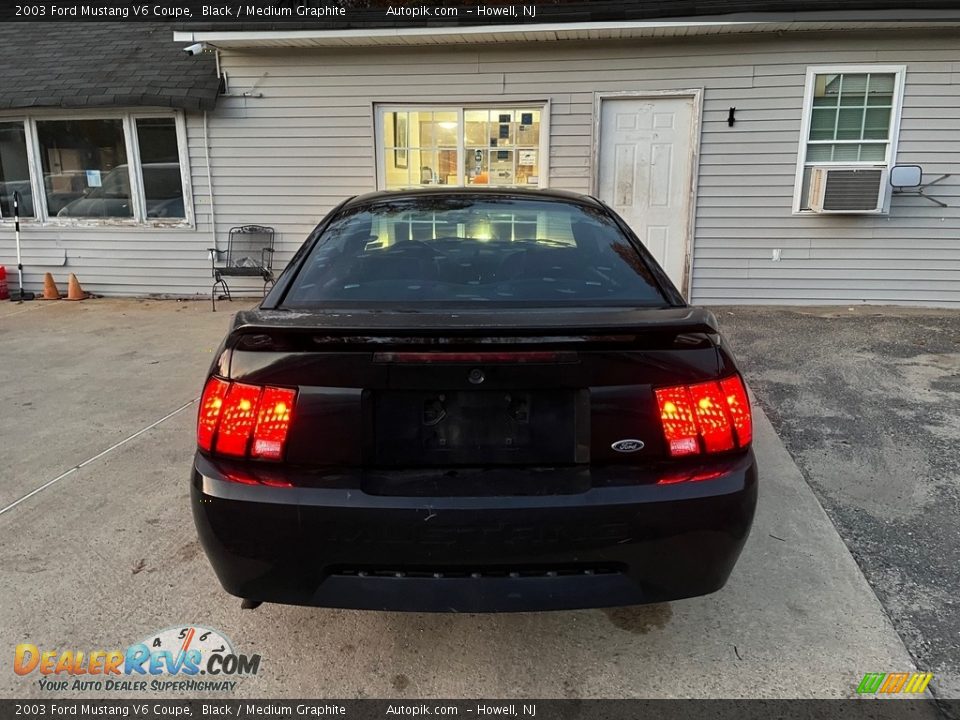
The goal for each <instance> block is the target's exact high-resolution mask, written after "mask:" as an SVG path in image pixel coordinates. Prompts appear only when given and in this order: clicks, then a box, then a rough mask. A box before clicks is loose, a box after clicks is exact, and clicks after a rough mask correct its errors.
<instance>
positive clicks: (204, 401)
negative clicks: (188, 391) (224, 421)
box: [197, 378, 230, 450]
mask: <svg viewBox="0 0 960 720" xmlns="http://www.w3.org/2000/svg"><path fill="white" fill-rule="evenodd" d="M229 387H230V383H228V382H225V381H223V380H221V379H220V378H210V380H209V381H208V382H207V386H206V387H205V388H204V389H203V397H201V398H200V415H199V416H198V417H197V445H199V446H200V447H201V448H202V449H203V450H209V449H210V448H212V447H213V434H214V433H215V432H216V431H217V423H218V422H219V421H220V411H221V410H222V409H223V399H224V398H225V397H226V396H227V388H229Z"/></svg>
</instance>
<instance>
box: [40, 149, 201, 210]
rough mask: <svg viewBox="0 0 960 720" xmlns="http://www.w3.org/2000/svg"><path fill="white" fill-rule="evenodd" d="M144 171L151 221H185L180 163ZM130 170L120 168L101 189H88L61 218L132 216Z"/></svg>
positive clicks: (148, 166) (149, 165) (145, 167)
mask: <svg viewBox="0 0 960 720" xmlns="http://www.w3.org/2000/svg"><path fill="white" fill-rule="evenodd" d="M142 169H143V189H144V197H145V199H146V207H147V217H148V218H174V219H176V218H183V217H185V214H184V204H183V185H182V182H181V178H180V165H179V164H178V163H175V162H172V163H147V164H144V165H143V166H142ZM132 208H133V205H132V201H131V195H130V170H129V167H128V166H127V165H118V166H117V167H115V168H114V169H113V170H111V171H110V172H109V173H108V174H107V175H106V176H105V177H104V178H103V180H102V182H101V184H100V187H93V188H90V189H89V190H87V192H86V193H85V194H84V195H83V196H82V197H79V198H77V199H76V200H73V201H72V202H70V203H68V204H67V205H65V206H64V207H63V208H62V209H61V210H60V211H59V212H57V215H58V216H59V217H103V218H107V217H121V218H125V217H131V216H132V215H133V209H132Z"/></svg>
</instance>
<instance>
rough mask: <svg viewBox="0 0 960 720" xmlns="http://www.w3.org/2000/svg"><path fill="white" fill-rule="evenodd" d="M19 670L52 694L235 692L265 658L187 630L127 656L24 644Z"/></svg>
mask: <svg viewBox="0 0 960 720" xmlns="http://www.w3.org/2000/svg"><path fill="white" fill-rule="evenodd" d="M13 670H14V672H15V673H16V674H17V675H21V676H23V677H28V678H35V679H36V682H37V685H38V686H39V688H40V689H41V690H43V691H49V692H57V691H72V690H85V691H103V692H147V691H161V692H177V691H180V692H211V691H223V692H232V691H233V690H235V689H236V687H237V685H238V684H239V682H240V679H242V678H244V677H249V676H251V675H256V674H257V673H258V672H259V671H260V656H259V655H243V654H239V653H237V652H236V651H234V649H233V643H231V642H230V640H229V639H228V638H227V637H226V636H225V635H224V634H223V633H221V632H219V631H217V630H213V629H212V628H206V627H202V626H199V625H181V626H176V627H170V628H166V629H165V630H161V631H160V632H157V633H152V634H151V635H148V636H147V637H146V638H144V639H143V640H141V641H140V642H136V643H134V644H133V645H130V646H129V647H128V648H127V649H126V650H75V649H65V650H47V649H43V648H40V647H38V646H37V645H33V644H31V643H21V644H20V645H17V647H16V649H15V650H14V660H13Z"/></svg>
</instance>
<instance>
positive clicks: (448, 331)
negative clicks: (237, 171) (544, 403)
mask: <svg viewBox="0 0 960 720" xmlns="http://www.w3.org/2000/svg"><path fill="white" fill-rule="evenodd" d="M277 333H280V334H283V335H289V334H297V335H299V334H301V333H302V334H310V335H314V336H322V337H329V338H330V339H331V340H334V338H336V340H334V341H343V340H346V339H348V338H349V339H351V340H357V341H359V340H366V341H368V342H370V341H374V338H376V339H382V338H411V337H440V336H444V337H450V336H459V337H477V336H485V337H490V336H491V335H497V336H503V337H517V336H520V337H531V336H543V335H549V336H554V337H557V338H560V337H571V336H598V335H638V334H642V335H646V334H656V335H673V336H676V335H684V334H702V333H707V334H717V333H719V329H718V327H717V319H716V317H714V315H713V313H711V312H709V311H708V310H704V309H702V308H692V307H679V308H576V309H568V308H534V309H512V308H510V309H503V308H501V309H498V310H475V309H473V308H470V309H467V310H446V311H443V310H434V309H429V310H423V311H420V310H410V311H405V310H366V309H365V310H355V309H346V310H333V309H325V310H314V311H301V310H279V309H277V310H260V309H254V310H247V311H242V312H238V313H237V314H236V317H235V318H234V323H233V329H232V332H231V334H232V335H234V336H237V335H258V334H263V335H275V334H277ZM315 340H320V337H316V338H315Z"/></svg>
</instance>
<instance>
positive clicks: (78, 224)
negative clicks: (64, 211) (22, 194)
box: [0, 217, 196, 231]
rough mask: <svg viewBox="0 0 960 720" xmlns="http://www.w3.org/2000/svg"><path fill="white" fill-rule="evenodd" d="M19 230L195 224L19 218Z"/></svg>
mask: <svg viewBox="0 0 960 720" xmlns="http://www.w3.org/2000/svg"><path fill="white" fill-rule="evenodd" d="M13 226H14V220H13V218H8V217H4V218H2V219H0V228H4V229H7V228H9V229H11V230H12V229H13ZM20 229H21V230H117V231H130V230H196V225H195V224H194V223H192V222H190V221H187V220H152V221H148V222H137V221H136V220H120V219H116V220H96V219H90V220H80V219H75V220H62V219H54V218H50V219H48V220H44V221H40V220H36V219H34V218H29V219H25V218H21V219H20Z"/></svg>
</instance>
